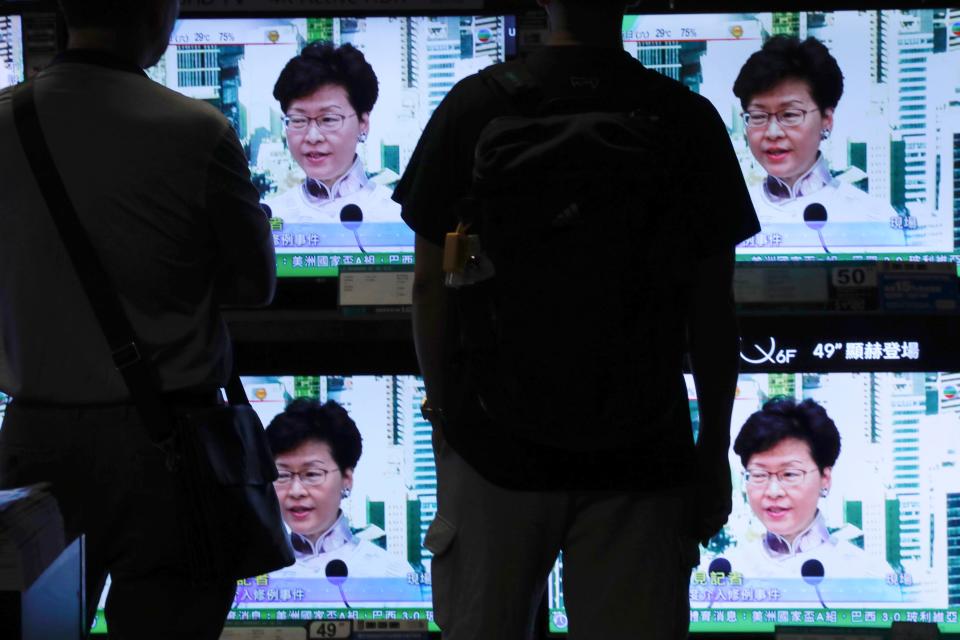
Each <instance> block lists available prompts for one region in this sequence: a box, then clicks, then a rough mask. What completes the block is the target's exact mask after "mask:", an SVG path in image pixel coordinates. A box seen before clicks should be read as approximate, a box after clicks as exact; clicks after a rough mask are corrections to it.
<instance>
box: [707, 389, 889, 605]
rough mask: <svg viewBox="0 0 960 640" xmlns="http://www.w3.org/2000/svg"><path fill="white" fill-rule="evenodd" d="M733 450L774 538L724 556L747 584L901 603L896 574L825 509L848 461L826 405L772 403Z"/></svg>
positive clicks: (744, 545)
mask: <svg viewBox="0 0 960 640" xmlns="http://www.w3.org/2000/svg"><path fill="white" fill-rule="evenodd" d="M733 451H734V453H736V454H737V455H738V456H740V460H741V462H742V463H743V468H744V485H745V487H746V493H747V502H748V503H749V505H750V509H751V511H752V512H753V515H754V516H755V517H756V518H757V519H758V520H759V521H760V522H761V523H762V525H763V527H764V528H765V530H766V533H765V534H764V535H763V536H761V537H760V539H759V540H757V541H755V542H750V541H742V542H741V543H740V544H739V545H738V546H736V547H734V548H733V549H729V550H728V551H727V552H725V553H724V556H725V557H726V559H727V560H728V561H729V564H730V570H732V571H736V572H738V573H739V574H741V575H742V576H743V577H744V578H745V579H746V580H750V579H757V578H779V579H791V580H794V581H796V582H800V581H801V580H802V581H803V582H801V584H803V583H804V582H805V583H807V584H814V583H816V584H818V585H819V583H820V582H822V581H827V580H829V581H831V582H833V583H836V581H837V580H838V579H839V580H840V581H841V582H843V581H846V586H847V591H850V590H851V589H850V587H852V586H855V587H856V589H855V591H856V592H860V593H864V594H866V593H868V592H869V594H870V595H869V596H868V599H875V600H887V601H889V600H900V599H901V595H900V591H899V588H898V587H897V586H896V573H895V572H894V570H893V569H892V568H891V567H890V566H889V565H888V564H887V563H886V562H884V561H882V560H878V559H877V558H875V557H871V556H869V555H868V554H867V553H866V552H865V551H864V550H863V549H862V548H860V547H859V546H857V545H856V544H854V543H853V542H851V541H850V540H848V539H845V537H844V536H843V535H842V534H841V533H840V532H838V531H834V530H831V529H830V528H829V526H828V524H827V522H826V520H825V518H824V516H823V514H822V512H821V511H820V509H819V503H820V500H821V499H824V498H826V497H827V496H828V495H829V493H830V487H831V483H832V476H833V467H834V465H835V464H836V461H837V458H838V456H839V455H840V433H839V431H838V430H837V426H836V424H835V423H834V422H833V420H832V419H831V418H830V416H828V415H827V412H826V411H825V410H824V409H823V407H822V406H820V405H819V404H817V403H816V402H814V401H813V400H804V401H802V402H799V403H797V402H796V401H794V400H793V399H792V398H778V399H774V400H770V401H768V402H766V403H765V404H764V405H763V408H762V409H761V410H760V411H757V412H755V413H753V414H752V415H751V416H750V417H749V418H748V419H747V421H746V422H745V423H744V425H743V427H742V428H741V430H740V433H739V434H738V435H737V437H736V440H735V441H734V445H733ZM853 533H856V532H853ZM851 580H852V581H853V582H850V581H851ZM846 595H848V596H850V597H851V599H853V600H855V599H856V593H849V594H846Z"/></svg>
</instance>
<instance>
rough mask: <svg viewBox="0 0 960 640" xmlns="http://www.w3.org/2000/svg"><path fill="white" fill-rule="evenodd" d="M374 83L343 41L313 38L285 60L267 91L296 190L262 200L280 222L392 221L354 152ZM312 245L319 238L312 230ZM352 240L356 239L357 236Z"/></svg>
mask: <svg viewBox="0 0 960 640" xmlns="http://www.w3.org/2000/svg"><path fill="white" fill-rule="evenodd" d="M378 94H379V85H378V82H377V76H376V74H375V73H374V71H373V67H371V66H370V64H369V63H368V62H367V60H366V59H365V58H364V56H363V53H361V52H360V51H359V50H358V49H356V48H355V47H353V46H352V45H350V44H344V45H341V46H339V47H335V46H334V45H333V44H331V43H329V42H313V43H311V44H309V45H307V46H306V47H304V49H303V50H302V51H301V52H300V54H299V55H297V56H295V57H294V58H292V59H291V60H290V61H289V62H287V64H286V66H285V67H284V68H283V71H281V73H280V77H279V78H278V79H277V82H276V85H275V86H274V89H273V96H274V97H275V98H276V99H277V100H278V101H279V102H280V108H281V110H282V111H283V114H284V115H283V125H284V129H285V131H286V141H287V147H288V149H289V151H290V154H291V156H292V157H293V159H294V160H295V161H296V163H297V164H298V165H299V166H300V168H301V169H302V170H303V172H304V174H305V177H304V181H303V183H302V184H301V185H300V188H295V189H289V190H287V191H285V192H283V193H282V194H280V195H279V196H276V197H274V198H271V199H269V200H267V205H268V206H269V207H270V209H271V212H272V215H273V217H275V218H279V219H281V220H282V221H283V223H285V224H304V223H333V224H336V225H337V226H338V227H339V226H340V225H341V224H345V225H348V228H349V225H351V224H353V225H359V224H360V223H361V222H400V205H398V204H397V203H395V202H393V201H392V200H391V199H390V196H391V191H390V189H388V188H387V187H385V186H384V185H382V184H377V183H376V182H374V181H373V180H371V179H370V178H369V177H368V176H367V173H366V170H365V168H364V166H363V162H362V161H361V160H360V157H359V156H358V155H357V145H358V144H360V143H363V142H365V141H366V139H367V135H368V134H369V131H370V113H371V112H372V111H373V106H374V104H375V103H376V101H377V96H378ZM317 233H318V235H319V236H320V238H319V244H320V245H321V246H323V245H325V244H328V243H326V242H324V239H323V232H322V230H318V231H317ZM358 242H359V238H358Z"/></svg>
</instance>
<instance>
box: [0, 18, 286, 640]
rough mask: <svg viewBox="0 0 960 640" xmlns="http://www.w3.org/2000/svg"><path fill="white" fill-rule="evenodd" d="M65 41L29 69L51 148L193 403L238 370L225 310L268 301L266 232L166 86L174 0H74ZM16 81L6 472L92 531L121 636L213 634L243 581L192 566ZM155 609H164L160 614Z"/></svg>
mask: <svg viewBox="0 0 960 640" xmlns="http://www.w3.org/2000/svg"><path fill="white" fill-rule="evenodd" d="M61 7H62V9H63V12H64V16H65V19H66V23H67V27H68V30H69V42H68V48H67V50H66V51H65V52H63V53H61V54H60V55H59V56H58V57H57V58H56V59H55V61H54V63H53V64H52V65H51V66H50V67H49V68H47V69H44V70H43V71H41V72H40V73H39V74H37V76H36V77H35V78H34V79H33V82H34V83H35V94H36V105H37V111H38V114H39V120H40V124H41V127H42V129H43V132H44V135H45V138H46V140H47V143H48V145H49V147H50V151H51V155H52V156H53V160H54V162H55V164H56V165H57V168H58V169H59V172H60V174H61V175H62V177H63V181H64V184H65V186H66V189H67V192H68V194H69V197H70V199H71V201H72V203H73V205H74V207H75V208H76V210H77V215H78V217H79V218H80V222H81V224H82V225H83V227H84V228H85V229H86V231H87V233H88V234H89V235H90V237H91V240H92V243H93V245H94V247H95V250H96V252H97V254H98V256H99V258H100V259H101V261H102V262H103V263H104V266H105V269H106V271H107V273H108V275H109V276H110V277H111V279H112V285H113V287H114V288H115V289H116V290H117V291H118V294H119V297H120V300H121V303H122V305H123V307H124V310H125V312H126V314H127V315H128V316H129V318H130V321H131V324H132V325H133V329H134V331H135V333H136V336H137V338H138V342H139V344H140V345H141V346H142V347H144V350H145V351H146V354H145V355H146V356H147V357H148V358H149V360H150V364H151V366H152V367H153V368H154V369H155V370H156V371H157V372H158V375H159V378H160V382H161V385H162V391H163V393H164V394H165V399H166V401H167V402H168V403H169V404H170V405H171V406H173V407H175V408H176V409H177V410H181V409H190V408H194V407H202V406H213V405H214V404H215V403H217V402H218V398H219V388H220V387H222V386H223V385H224V384H225V383H226V380H227V377H228V374H229V372H230V369H231V365H232V355H231V347H230V340H229V336H228V333H227V328H226V325H225V323H224V321H223V318H222V317H221V314H220V311H219V310H218V306H219V305H220V304H243V305H261V304H266V303H268V302H269V301H270V299H271V298H272V295H273V290H274V286H275V282H276V273H275V271H276V267H275V259H274V254H273V245H272V238H271V234H270V230H269V225H268V222H267V219H266V217H265V215H264V213H263V211H262V210H261V209H260V207H259V206H258V197H257V191H256V189H255V188H254V187H253V186H252V184H251V183H250V181H249V171H248V169H247V161H246V159H245V158H244V154H243V151H242V149H241V146H240V143H239V140H238V139H237V136H236V134H235V133H234V131H233V129H232V128H231V127H230V125H229V123H228V122H227V120H226V119H225V118H224V117H223V116H222V115H221V114H220V113H219V112H217V111H216V109H214V108H213V107H211V106H210V105H208V104H205V103H203V102H201V101H198V100H192V99H189V98H186V97H184V96H181V95H179V94H177V93H175V92H173V91H171V90H169V89H166V88H164V87H162V86H160V85H158V84H156V83H154V82H153V81H151V80H150V79H149V78H148V77H147V76H146V74H145V73H144V72H143V69H144V68H146V67H149V66H152V65H154V64H155V63H156V62H157V61H158V60H159V59H160V57H161V55H162V54H163V52H164V51H165V50H166V47H167V44H168V42H169V38H170V34H171V32H172V29H173V26H174V21H175V19H176V17H177V13H178V11H179V2H177V0H141V1H138V2H115V1H110V0H62V2H61ZM12 93H13V90H11V89H8V90H5V91H3V92H0V174H2V175H3V176H4V185H5V187H4V188H3V189H2V190H0V221H2V226H3V228H4V232H3V233H2V234H0V256H2V258H0V262H2V268H0V390H3V392H4V393H7V394H9V395H10V396H12V397H13V401H12V403H11V404H10V406H9V408H8V409H7V412H6V416H5V418H4V422H3V425H2V429H0V483H2V486H4V487H10V486H19V485H24V484H28V483H34V482H39V481H49V482H51V483H52V488H53V493H54V495H55V496H56V498H57V500H58V502H59V505H60V509H61V511H62V513H63V517H64V524H65V528H66V533H67V535H68V537H75V536H77V535H79V534H85V535H86V541H87V547H86V553H87V555H86V569H87V573H86V580H87V594H86V597H87V606H88V615H90V614H92V613H93V612H94V611H95V607H96V606H97V603H98V600H99V596H100V593H101V591H102V589H103V586H104V581H105V578H106V576H107V574H108V573H109V574H110V576H111V580H112V586H111V589H110V593H109V596H108V598H107V602H106V617H107V622H108V626H109V631H110V637H111V638H159V637H165V638H166V637H183V638H217V637H219V633H220V630H221V629H222V627H223V623H224V620H225V618H226V614H227V612H228V610H229V607H230V605H231V603H232V601H233V597H234V593H235V588H236V581H235V580H234V579H229V578H224V579H221V580H216V581H214V582H212V583H209V584H204V585H197V584H194V583H192V582H191V580H190V578H189V572H188V567H187V566H185V560H184V558H185V557H186V556H185V554H184V553H183V551H182V550H183V548H184V547H183V541H182V539H181V529H180V527H179V526H178V521H177V520H178V515H179V513H180V511H182V509H181V505H178V504H177V500H176V498H175V495H176V492H175V481H174V477H173V474H171V473H170V472H169V471H168V469H167V467H166V465H165V458H164V454H163V452H162V451H161V450H160V449H159V448H158V447H156V446H154V445H153V444H152V443H151V441H150V439H149V438H148V435H147V431H146V430H145V428H144V426H143V425H142V423H141V422H140V420H139V418H138V416H137V411H136V408H135V406H134V405H133V403H132V402H131V399H130V395H129V393H128V391H127V389H126V386H125V384H124V382H123V379H122V378H121V376H120V374H119V373H118V371H117V370H116V369H115V368H114V364H113V361H112V358H111V354H110V350H109V348H108V346H107V344H106V341H105V339H104V338H103V334H102V332H101V329H100V327H99V324H98V323H97V321H96V319H95V317H94V315H93V312H92V310H91V307H90V304H89V303H88V300H87V298H86V296H85V294H84V291H83V290H82V288H81V286H80V284H79V281H78V278H77V276H76V273H75V270H74V268H73V266H72V264H71V263H70V261H69V260H68V258H67V256H66V253H65V249H64V246H63V244H62V242H61V240H60V237H59V235H58V234H57V232H56V230H55V227H54V226H53V223H52V220H51V217H50V214H49V213H48V212H47V210H46V205H45V203H44V199H43V197H42V195H41V187H40V186H39V185H38V184H37V181H36V180H35V178H34V176H33V173H32V172H31V170H30V168H29V165H28V164H27V161H26V159H25V156H24V152H23V150H22V147H21V146H20V140H19V136H18V134H17V132H16V130H15V129H14V124H13V115H12V108H11V96H12ZM158 615H163V618H162V620H161V619H160V618H158V617H157V616H158Z"/></svg>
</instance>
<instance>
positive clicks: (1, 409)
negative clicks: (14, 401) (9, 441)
mask: <svg viewBox="0 0 960 640" xmlns="http://www.w3.org/2000/svg"><path fill="white" fill-rule="evenodd" d="M9 403H10V396H8V395H7V394H5V393H4V392H2V391H0V423H2V422H3V414H5V413H6V412H7V404H9Z"/></svg>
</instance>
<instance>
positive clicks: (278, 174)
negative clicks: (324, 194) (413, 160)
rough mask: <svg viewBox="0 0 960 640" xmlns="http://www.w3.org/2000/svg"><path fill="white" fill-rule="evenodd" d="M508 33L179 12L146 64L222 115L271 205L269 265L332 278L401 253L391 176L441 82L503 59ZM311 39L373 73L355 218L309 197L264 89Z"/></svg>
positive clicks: (422, 22)
mask: <svg viewBox="0 0 960 640" xmlns="http://www.w3.org/2000/svg"><path fill="white" fill-rule="evenodd" d="M511 39H512V36H511V35H510V34H509V33H508V29H507V18H505V17H503V16H433V17H360V18H330V17H327V18H322V17H317V18H262V19H257V18H246V19H188V20H180V21H179V22H178V23H177V25H176V29H175V31H174V33H173V35H172V38H171V42H170V47H169V48H168V49H167V52H166V54H165V56H164V58H163V59H162V60H161V61H160V62H159V64H157V65H156V66H155V67H153V68H152V69H150V70H149V71H148V73H149V75H150V76H151V77H152V78H154V79H155V80H157V81H158V82H160V83H162V84H165V85H167V86H169V87H171V88H173V89H175V90H177V91H179V92H182V93H184V94H185V95H188V96H191V97H194V98H199V99H201V100H205V101H207V102H209V103H211V104H213V105H214V106H216V107H217V108H218V109H220V110H221V111H222V112H223V113H224V115H226V116H227V118H228V119H229V120H230V121H231V122H232V124H233V126H234V128H235V129H236V131H237V133H238V134H239V136H240V139H241V141H242V142H243V145H244V148H245V151H246V154H247V157H248V158H249V161H250V171H251V173H252V175H253V180H254V183H255V184H256V186H257V188H258V190H259V191H260V194H261V197H262V199H263V201H264V203H265V204H266V205H267V206H268V207H269V209H270V211H271V212H272V216H273V217H272V226H273V232H274V244H275V247H276V251H277V270H278V273H279V275H280V276H281V277H298V276H302V277H323V276H335V275H336V274H337V273H338V270H339V267H340V265H410V264H412V263H413V237H414V236H413V232H412V231H411V230H410V229H408V228H407V226H406V224H404V223H403V222H402V221H401V219H400V207H399V205H397V204H396V203H394V202H392V201H391V200H390V194H391V193H392V191H393V186H394V185H395V183H396V182H397V180H398V179H399V177H400V175H401V174H402V173H403V171H404V169H405V168H406V165H407V162H408V161H409V159H410V156H411V154H412V153H413V149H414V147H415V146H416V143H417V141H418V139H419V137H420V134H421V132H422V131H423V128H424V126H425V125H426V122H427V120H428V119H429V117H430V115H431V114H432V113H433V110H434V109H435V108H436V106H437V105H438V104H439V103H440V100H442V99H443V97H444V95H446V93H447V91H448V90H449V89H450V88H451V87H452V86H453V85H454V84H455V83H456V82H457V81H458V80H459V79H460V78H463V77H464V76H467V75H469V74H471V73H474V72H476V71H478V70H479V69H481V68H483V67H485V66H487V65H489V64H491V63H493V62H498V61H502V60H504V58H505V55H506V51H507V47H508V44H509V42H510V41H511ZM316 40H323V41H330V42H333V43H334V44H337V45H340V44H345V43H350V44H352V45H353V46H355V47H356V48H358V49H359V50H360V51H361V52H362V53H363V54H364V56H365V57H366V60H367V61H368V62H369V63H370V64H371V66H372V67H373V69H374V72H375V73H376V75H377V79H378V81H379V93H380V95H379V99H378V100H377V102H376V104H375V106H374V108H373V110H372V112H371V114H370V126H369V137H368V138H367V139H366V141H365V142H361V143H359V144H357V146H356V154H357V156H358V157H359V159H360V161H361V162H362V164H363V171H364V172H365V174H366V177H367V178H368V179H369V181H370V185H371V188H375V189H376V190H375V191H374V192H373V193H375V194H376V198H374V199H372V200H370V199H368V200H367V201H365V202H362V203H360V204H361V212H360V216H359V219H357V218H356V210H353V214H352V215H353V216H354V217H349V216H348V217H347V218H346V219H345V218H344V216H343V215H341V214H343V211H342V209H341V207H340V206H339V204H337V202H336V201H337V200H338V198H334V203H333V204H334V205H336V206H335V207H334V209H331V210H330V211H326V212H322V211H321V209H320V208H319V207H317V206H314V205H312V204H311V203H310V197H309V193H308V191H307V190H306V187H305V185H304V170H303V169H301V167H300V166H299V165H298V164H297V162H296V161H295V160H294V158H293V156H292V155H291V153H290V149H289V145H288V138H287V135H286V132H285V127H284V125H283V122H282V117H283V115H284V114H283V113H282V112H281V109H280V104H279V103H278V102H277V101H276V100H275V99H274V98H273V95H272V93H273V87H274V84H275V83H276V81H277V78H278V76H279V74H280V71H281V69H282V68H283V66H284V65H285V64H286V63H287V61H288V60H290V59H291V58H292V57H294V56H296V55H297V54H298V53H299V52H300V51H301V50H302V49H303V47H304V46H305V45H306V44H308V43H310V42H313V41H316ZM348 202H352V201H348V200H343V203H344V206H345V205H346V204H347V203H348ZM327 209H329V207H327ZM331 211H332V213H331ZM344 221H347V222H348V224H344V223H343V222H344ZM358 223H359V224H358Z"/></svg>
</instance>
